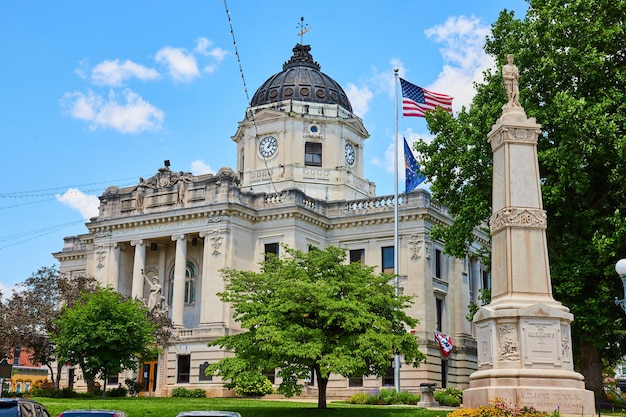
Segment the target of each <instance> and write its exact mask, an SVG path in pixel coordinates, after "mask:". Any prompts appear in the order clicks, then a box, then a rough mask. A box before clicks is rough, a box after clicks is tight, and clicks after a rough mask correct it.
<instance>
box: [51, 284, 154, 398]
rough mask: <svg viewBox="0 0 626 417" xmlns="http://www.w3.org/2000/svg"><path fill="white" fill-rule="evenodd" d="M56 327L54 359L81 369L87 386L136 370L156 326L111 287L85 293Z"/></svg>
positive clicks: (135, 301) (143, 310)
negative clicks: (127, 370) (110, 376)
mask: <svg viewBox="0 0 626 417" xmlns="http://www.w3.org/2000/svg"><path fill="white" fill-rule="evenodd" d="M56 325H57V327H58V333H57V334H55V335H54V337H53V340H54V342H55V344H56V346H55V352H56V354H57V357H58V358H59V360H62V361H64V362H69V363H72V364H77V365H78V366H80V368H81V370H82V372H83V375H84V377H85V379H86V380H87V381H88V382H91V383H90V384H89V385H92V383H93V381H94V380H95V379H96V378H98V377H99V378H102V379H104V380H106V379H107V378H108V376H109V375H113V374H117V373H119V372H121V371H123V370H124V369H135V368H136V367H137V363H138V359H139V358H140V357H142V356H143V355H149V354H150V352H151V349H153V348H154V346H155V342H156V338H155V331H156V330H157V329H156V327H157V326H156V325H155V323H154V322H153V321H152V319H151V317H150V315H149V312H148V310H147V308H146V307H145V306H143V305H142V303H141V301H140V300H138V299H136V298H125V297H124V296H122V295H121V294H119V293H118V292H116V291H114V290H113V289H112V288H110V287H109V288H99V289H98V290H97V291H96V292H95V293H93V294H87V293H86V294H84V295H83V297H82V298H81V299H80V300H78V301H77V302H76V304H74V305H73V306H72V307H64V308H63V309H62V311H61V314H60V316H59V317H58V318H57V319H56ZM105 392H106V390H103V396H104V395H105Z"/></svg>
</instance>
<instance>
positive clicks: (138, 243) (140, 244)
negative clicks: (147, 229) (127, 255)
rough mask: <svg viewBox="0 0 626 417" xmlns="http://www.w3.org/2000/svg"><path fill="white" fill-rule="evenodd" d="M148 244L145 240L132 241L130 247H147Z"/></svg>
mask: <svg viewBox="0 0 626 417" xmlns="http://www.w3.org/2000/svg"><path fill="white" fill-rule="evenodd" d="M147 244H148V242H147V241H145V240H143V239H138V240H131V241H130V246H145V245H147Z"/></svg>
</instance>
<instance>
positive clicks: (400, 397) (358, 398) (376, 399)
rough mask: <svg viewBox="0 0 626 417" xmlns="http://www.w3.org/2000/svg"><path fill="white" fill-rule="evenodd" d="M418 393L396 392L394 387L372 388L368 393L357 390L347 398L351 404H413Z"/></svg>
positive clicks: (416, 400)
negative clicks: (357, 391) (389, 388)
mask: <svg viewBox="0 0 626 417" xmlns="http://www.w3.org/2000/svg"><path fill="white" fill-rule="evenodd" d="M419 400H420V395H419V394H414V393H412V392H411V391H400V392H397V391H396V390H395V389H392V390H388V389H385V388H383V389H381V390H373V391H370V392H369V393H365V392H359V393H357V394H354V395H353V396H352V397H350V399H349V400H348V402H349V403H351V404H371V405H389V404H410V405H415V404H417V403H418V402H419Z"/></svg>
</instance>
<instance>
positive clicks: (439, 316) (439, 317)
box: [435, 298, 443, 332]
mask: <svg viewBox="0 0 626 417" xmlns="http://www.w3.org/2000/svg"><path fill="white" fill-rule="evenodd" d="M435 310H436V312H437V331H438V332H440V331H442V330H441V322H442V321H443V300H442V299H440V298H435Z"/></svg>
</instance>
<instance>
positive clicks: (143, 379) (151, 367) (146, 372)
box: [138, 360, 158, 395]
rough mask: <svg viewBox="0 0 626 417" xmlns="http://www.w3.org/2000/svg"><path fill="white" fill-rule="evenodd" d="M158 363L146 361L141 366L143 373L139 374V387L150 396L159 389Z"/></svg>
mask: <svg viewBox="0 0 626 417" xmlns="http://www.w3.org/2000/svg"><path fill="white" fill-rule="evenodd" d="M157 372H158V362H157V361H156V360H154V361H146V362H144V363H143V364H142V365H141V373H140V374H139V381H138V382H139V386H140V387H141V391H142V392H145V393H147V394H148V395H149V394H150V393H152V392H154V391H156V387H157Z"/></svg>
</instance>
